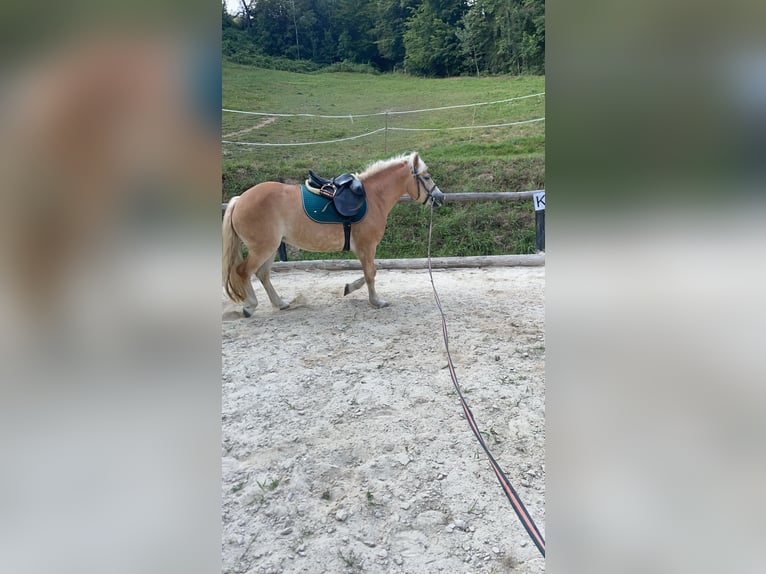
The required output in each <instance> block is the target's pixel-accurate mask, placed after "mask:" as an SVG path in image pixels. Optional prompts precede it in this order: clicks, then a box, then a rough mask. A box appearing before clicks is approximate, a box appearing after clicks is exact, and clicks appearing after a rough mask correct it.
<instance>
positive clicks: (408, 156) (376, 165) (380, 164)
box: [356, 151, 428, 179]
mask: <svg viewBox="0 0 766 574" xmlns="http://www.w3.org/2000/svg"><path fill="white" fill-rule="evenodd" d="M415 160H417V165H414V166H413V161H415ZM403 161H406V162H407V165H409V166H410V170H413V168H414V171H415V172H416V173H422V172H424V171H427V170H428V167H427V166H426V164H425V162H424V161H423V160H422V159H420V156H419V155H418V152H416V151H413V152H410V153H404V154H401V155H398V156H396V157H392V158H390V159H381V160H378V161H376V162H373V163H371V164H370V165H368V166H367V167H366V168H365V170H364V171H363V172H362V173H360V174H356V176H357V177H358V178H359V179H366V178H368V177H370V176H372V175H375V174H376V173H380V172H381V171H383V170H385V169H387V168H389V167H391V166H393V165H396V164H398V163H401V162H403Z"/></svg>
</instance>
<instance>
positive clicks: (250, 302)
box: [237, 261, 258, 317]
mask: <svg viewBox="0 0 766 574" xmlns="http://www.w3.org/2000/svg"><path fill="white" fill-rule="evenodd" d="M240 266H241V269H238V270H237V272H238V273H240V274H241V275H242V276H243V277H245V293H247V300H246V301H245V305H244V306H243V307H242V314H243V315H244V316H245V317H252V316H253V313H255V308H256V307H257V306H258V298H257V297H256V296H255V289H253V283H252V282H251V281H250V277H251V275H252V273H251V272H250V271H248V268H247V261H245V262H244V263H242V264H241V265H240Z"/></svg>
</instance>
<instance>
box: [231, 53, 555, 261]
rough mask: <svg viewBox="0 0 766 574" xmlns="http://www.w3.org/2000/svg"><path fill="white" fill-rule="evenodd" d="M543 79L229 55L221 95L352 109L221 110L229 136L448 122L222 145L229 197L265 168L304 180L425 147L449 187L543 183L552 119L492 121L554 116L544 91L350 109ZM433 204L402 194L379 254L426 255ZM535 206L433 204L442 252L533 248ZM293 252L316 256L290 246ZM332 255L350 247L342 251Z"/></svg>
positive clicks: (532, 86)
mask: <svg viewBox="0 0 766 574" xmlns="http://www.w3.org/2000/svg"><path fill="white" fill-rule="evenodd" d="M544 91H545V79H544V77H541V76H521V77H512V76H500V77H490V78H448V79H423V78H415V77H410V76H405V75H399V74H384V75H369V74H352V73H313V74H296V73H291V72H283V71H276V70H266V69H260V68H251V67H247V66H242V65H238V64H232V63H229V62H224V64H223V107H224V108H229V109H236V110H244V111H259V112H269V113H293V114H296V113H303V114H321V115H339V116H346V117H343V118H340V119H324V118H313V117H276V118H274V117H264V116H254V115H243V114H233V113H227V112H224V113H223V130H222V134H223V138H222V139H224V140H230V141H238V142H267V143H299V142H311V141H325V140H332V139H341V138H347V137H352V136H357V135H360V134H364V133H367V132H371V131H373V130H378V129H380V128H384V127H388V128H396V127H398V128H439V130H440V131H427V132H420V131H392V130H390V129H389V130H388V131H384V132H383V131H382V132H379V133H376V134H374V135H371V136H367V137H363V138H359V139H355V140H352V141H346V142H341V143H332V144H322V145H305V146H290V147H260V146H259V147H255V146H247V145H233V144H224V145H223V199H224V200H226V199H228V198H229V197H231V196H233V195H237V194H240V193H242V192H243V191H244V190H245V189H247V188H249V187H250V186H252V185H254V184H255V183H258V182H261V181H267V180H275V181H286V182H294V183H297V182H299V181H301V180H302V179H304V178H305V177H306V176H307V171H308V169H309V168H311V169H314V170H315V171H317V172H319V173H322V174H325V175H328V176H332V175H337V174H338V173H341V172H344V171H352V172H353V171H361V170H362V169H363V168H364V167H365V166H366V165H367V164H369V163H370V162H372V161H374V160H377V159H385V158H388V157H391V156H394V155H397V154H400V153H405V152H409V151H413V150H417V151H418V152H419V153H420V154H421V156H422V157H423V159H424V160H425V161H426V162H427V163H428V165H429V168H430V171H431V174H432V175H433V177H434V179H435V181H436V182H437V183H438V184H439V187H440V188H441V189H442V191H444V192H445V193H451V192H463V191H478V192H482V191H525V190H530V189H543V188H544V187H545V122H544V121H543V122H536V123H530V124H522V125H515V126H507V127H501V128H479V127H474V128H470V129H461V130H445V129H444V128H453V127H465V126H468V127H470V126H484V125H489V124H499V123H509V122H515V121H521V120H528V119H534V118H541V117H544V116H545V98H544V96H536V97H531V98H526V99H522V100H517V101H513V102H507V103H502V104H492V105H486V106H478V107H468V108H457V109H450V110H440V111H432V112H421V113H413V114H405V115H393V114H392V115H387V116H385V115H381V116H375V117H369V118H351V117H348V116H349V115H355V114H370V113H377V112H386V111H389V112H390V111H405V110H420V109H425V108H434V107H443V106H452V105H460V104H471V103H478V102H488V101H495V100H503V99H507V98H513V97H518V96H526V95H530V94H536V93H540V92H544ZM427 225H428V210H426V209H424V208H421V207H418V206H416V205H412V204H402V205H397V206H396V207H395V208H394V210H393V211H392V213H391V215H390V216H389V225H388V228H387V231H386V236H385V237H384V239H383V241H382V243H381V244H380V247H379V249H378V257H379V258H385V257H423V256H425V250H426V245H425V242H426V238H427V235H426V231H427ZM534 244H535V237H534V212H533V209H532V204H531V201H528V202H503V203H499V202H477V203H474V204H462V205H461V204H452V205H450V204H447V205H445V206H443V207H442V208H440V209H439V210H438V211H436V212H435V216H434V232H433V249H432V252H433V254H434V255H436V256H458V255H493V254H504V253H531V252H534ZM290 257H291V258H296V259H300V258H309V259H317V258H320V257H322V255H320V254H316V253H297V252H291V253H290ZM324 257H333V258H337V257H341V255H340V254H338V253H333V254H326V255H324Z"/></svg>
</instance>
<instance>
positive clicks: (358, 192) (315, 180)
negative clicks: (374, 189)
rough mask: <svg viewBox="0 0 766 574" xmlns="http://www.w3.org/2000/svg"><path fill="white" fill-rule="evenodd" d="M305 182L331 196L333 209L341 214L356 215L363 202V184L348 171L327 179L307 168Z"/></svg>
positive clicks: (364, 195)
mask: <svg viewBox="0 0 766 574" xmlns="http://www.w3.org/2000/svg"><path fill="white" fill-rule="evenodd" d="M307 183H308V184H309V185H310V186H311V187H313V188H316V189H320V190H322V192H324V193H323V195H324V194H326V195H327V196H329V197H332V200H333V204H334V205H335V209H337V210H338V212H339V213H340V214H341V215H345V216H353V215H356V214H357V213H358V212H359V210H360V209H361V208H362V206H363V205H364V204H365V200H366V194H365V191H364V185H363V184H362V182H361V181H360V180H358V179H357V178H355V177H354V176H353V175H351V174H350V173H343V174H341V175H339V176H337V177H334V178H332V179H327V178H326V177H322V176H320V175H317V174H316V173H314V172H313V171H312V170H309V179H308V182H307Z"/></svg>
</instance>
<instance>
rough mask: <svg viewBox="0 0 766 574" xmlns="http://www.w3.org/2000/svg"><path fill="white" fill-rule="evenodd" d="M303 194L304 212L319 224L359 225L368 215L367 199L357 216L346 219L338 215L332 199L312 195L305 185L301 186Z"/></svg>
mask: <svg viewBox="0 0 766 574" xmlns="http://www.w3.org/2000/svg"><path fill="white" fill-rule="evenodd" d="M301 194H302V195H303V211H305V212H306V215H308V216H309V218H310V219H313V220H314V221H316V222H317V223H357V222H359V221H361V220H362V219H364V216H365V215H367V200H366V199H365V200H364V205H362V208H361V209H360V210H359V211H358V212H357V213H356V214H354V215H352V216H351V217H346V216H344V215H341V214H340V213H338V210H337V209H335V205H333V202H332V199H329V198H327V197H322V196H321V195H317V194H316V193H311V192H310V191H309V190H308V189H307V188H306V186H305V185H302V186H301Z"/></svg>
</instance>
